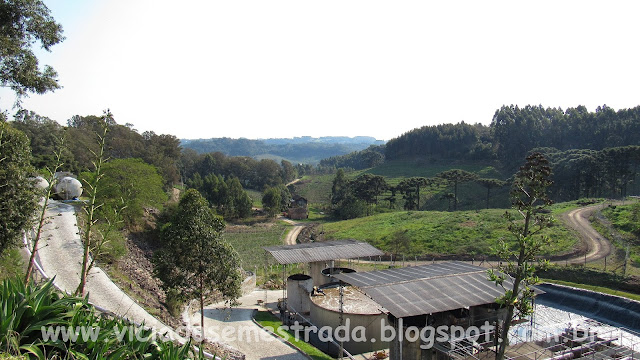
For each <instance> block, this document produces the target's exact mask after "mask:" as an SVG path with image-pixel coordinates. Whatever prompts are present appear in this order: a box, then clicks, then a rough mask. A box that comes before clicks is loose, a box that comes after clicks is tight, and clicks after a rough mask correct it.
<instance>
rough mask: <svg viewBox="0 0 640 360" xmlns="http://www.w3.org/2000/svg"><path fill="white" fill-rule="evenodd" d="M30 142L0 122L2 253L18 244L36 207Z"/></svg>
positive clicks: (0, 226) (0, 223)
mask: <svg viewBox="0 0 640 360" xmlns="http://www.w3.org/2000/svg"><path fill="white" fill-rule="evenodd" d="M32 174H33V168H32V167H31V152H30V150H29V140H28V139H27V137H26V136H25V135H24V134H23V133H22V132H20V131H19V130H16V129H13V128H12V127H11V126H10V125H9V124H8V123H6V122H5V121H3V120H1V119H0V254H2V253H3V252H4V250H6V249H7V248H9V247H12V246H16V245H17V244H18V243H19V240H20V238H21V237H20V236H21V234H22V230H23V229H25V228H26V227H27V226H28V225H30V224H31V223H32V220H33V216H34V213H35V210H36V208H37V205H38V203H37V196H36V190H35V187H34V186H33V183H32V181H31V180H30V179H29V177H30V176H31V175H32Z"/></svg>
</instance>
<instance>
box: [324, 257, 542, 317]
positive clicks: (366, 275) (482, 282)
mask: <svg viewBox="0 0 640 360" xmlns="http://www.w3.org/2000/svg"><path fill="white" fill-rule="evenodd" d="M486 271H487V270H486V269H484V268H481V267H478V266H474V265H470V264H466V263H463V262H457V261H453V262H446V263H439V264H429V265H421V266H414V267H406V268H400V269H388V270H380V271H370V272H363V273H350V274H347V273H345V274H338V275H335V278H336V279H338V280H341V281H344V282H346V283H348V284H351V285H354V286H357V287H359V288H360V289H361V290H362V291H363V292H364V293H365V294H367V295H368V296H369V297H371V298H372V299H373V300H374V301H375V302H377V303H378V304H380V305H381V306H383V307H384V308H385V309H387V310H388V311H389V313H391V315H393V316H395V317H397V318H401V317H410V316H417V315H424V314H434V313H439V312H444V311H449V310H455V309H460V308H466V307H471V306H478V305H483V304H491V303H495V300H496V298H497V297H499V296H501V295H504V289H503V288H502V287H501V286H498V285H496V284H495V283H494V282H492V281H489V280H488V279H487V272H486ZM511 285H512V283H511V280H510V279H507V281H505V286H506V287H509V286H511ZM537 292H538V291H537Z"/></svg>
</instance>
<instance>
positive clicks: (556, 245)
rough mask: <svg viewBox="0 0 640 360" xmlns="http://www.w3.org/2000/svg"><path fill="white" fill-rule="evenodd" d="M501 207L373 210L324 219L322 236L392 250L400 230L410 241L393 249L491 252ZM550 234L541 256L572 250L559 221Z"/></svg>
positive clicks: (501, 232)
mask: <svg viewBox="0 0 640 360" xmlns="http://www.w3.org/2000/svg"><path fill="white" fill-rule="evenodd" d="M504 212H505V210H504V209H489V210H479V211H458V212H440V211H413V212H407V211H401V212H394V213H387V214H377V215H373V216H368V217H364V218H358V219H352V220H346V221H340V222H334V223H326V224H324V225H323V230H324V232H325V236H326V237H327V238H329V239H349V238H353V239H358V240H361V241H366V242H369V243H370V244H372V245H374V246H376V247H378V248H380V249H382V250H384V251H389V252H396V250H395V249H396V246H398V245H397V244H398V241H396V238H397V237H398V234H403V233H404V234H406V236H407V237H408V238H409V239H410V246H408V249H406V250H404V249H403V247H402V246H401V245H400V251H398V253H404V254H406V255H408V256H416V255H417V256H420V255H438V254H453V255H469V254H485V255H489V254H492V251H491V248H492V247H494V246H495V245H496V244H498V241H499V239H500V238H505V239H506V240H507V241H509V240H510V239H511V238H512V235H511V234H510V233H509V232H508V231H507V229H506V225H507V222H506V220H505V219H504V218H503V214H504ZM545 234H546V235H548V236H549V237H550V238H551V239H552V244H551V245H550V246H549V247H547V248H546V251H545V254H544V255H556V254H562V253H567V252H570V251H571V250H573V248H574V246H575V245H576V244H577V242H578V239H577V238H576V237H575V235H574V234H573V233H572V232H571V231H569V230H568V229H567V228H565V227H564V226H563V225H562V224H561V223H560V222H556V223H555V224H554V225H553V226H552V227H551V228H549V229H546V230H545Z"/></svg>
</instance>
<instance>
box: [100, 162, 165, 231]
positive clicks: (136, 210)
mask: <svg viewBox="0 0 640 360" xmlns="http://www.w3.org/2000/svg"><path fill="white" fill-rule="evenodd" d="M102 176H103V179H102V180H101V181H102V183H103V185H102V186H101V187H100V188H99V189H98V194H97V201H98V203H102V204H103V209H104V210H105V211H109V210H110V209H116V208H118V207H122V206H123V205H124V206H125V208H124V209H122V211H121V212H120V213H121V215H122V217H123V220H124V221H125V224H126V225H127V226H129V227H132V226H135V225H139V224H140V222H141V220H142V216H143V208H144V207H154V208H157V209H161V208H162V205H163V204H164V202H165V201H167V194H166V193H165V192H164V190H163V181H162V177H161V176H160V175H159V174H158V170H157V169H156V167H155V166H153V165H149V164H147V163H145V162H144V161H142V160H141V159H131V158H129V159H116V160H111V161H109V162H107V163H105V164H104V166H103V167H102ZM101 210H102V209H101ZM101 215H102V216H104V214H103V213H102V214H101Z"/></svg>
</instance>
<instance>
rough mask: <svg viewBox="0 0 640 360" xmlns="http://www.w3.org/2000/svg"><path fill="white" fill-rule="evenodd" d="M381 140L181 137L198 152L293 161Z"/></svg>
mask: <svg viewBox="0 0 640 360" xmlns="http://www.w3.org/2000/svg"><path fill="white" fill-rule="evenodd" d="M381 144H384V141H382V140H376V139H375V138H372V137H369V136H356V137H346V136H324V137H318V138H314V137H311V136H302V137H295V138H289V139H286V138H276V139H258V140H250V139H231V138H211V139H182V140H180V145H181V146H182V147H183V148H186V149H193V150H195V151H196V152H198V153H210V152H221V153H223V154H225V155H228V156H250V157H254V158H256V159H265V158H266V159H274V160H276V161H280V160H282V159H286V160H288V161H290V162H292V163H306V164H317V163H318V162H320V160H321V159H324V158H329V157H332V156H339V155H344V154H348V153H351V152H354V151H360V150H363V149H366V148H368V147H369V146H371V145H381Z"/></svg>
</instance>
